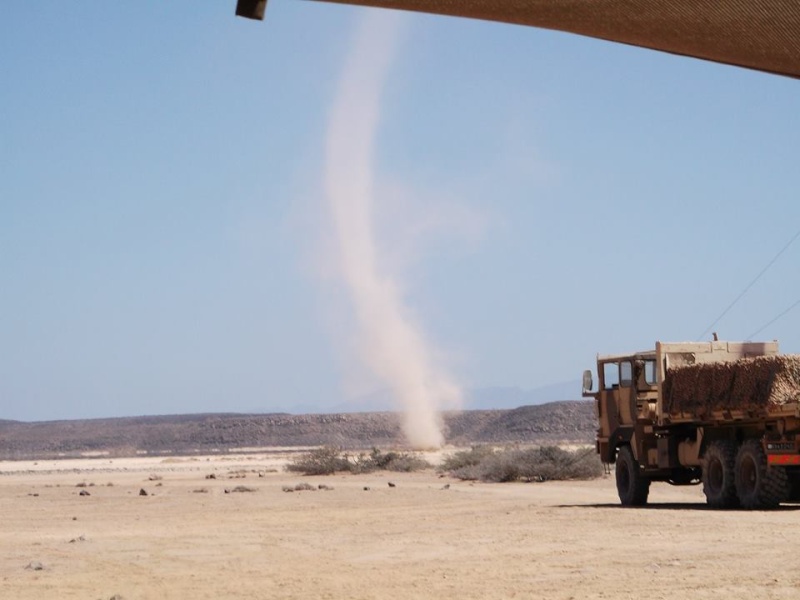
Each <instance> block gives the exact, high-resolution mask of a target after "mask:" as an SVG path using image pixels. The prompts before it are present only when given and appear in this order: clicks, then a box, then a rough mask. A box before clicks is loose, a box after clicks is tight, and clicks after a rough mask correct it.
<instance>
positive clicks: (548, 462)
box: [439, 446, 603, 482]
mask: <svg viewBox="0 0 800 600" xmlns="http://www.w3.org/2000/svg"><path fill="white" fill-rule="evenodd" d="M439 470H440V471H442V472H444V473H448V474H449V475H451V476H453V477H456V478H457V479H462V480H480V481H490V482H505V481H555V480H567V479H573V480H574V479H594V478H596V477H599V476H600V475H602V474H603V465H602V463H601V462H600V460H599V458H598V457H597V455H596V454H595V452H594V449H593V448H590V449H585V448H584V449H579V450H565V449H563V448H559V447H558V446H542V447H540V448H506V449H502V450H496V449H494V448H492V447H489V446H474V447H473V448H471V449H470V450H463V451H460V452H456V453H455V454H453V455H451V456H449V457H447V458H445V460H444V461H443V462H442V465H441V467H439Z"/></svg>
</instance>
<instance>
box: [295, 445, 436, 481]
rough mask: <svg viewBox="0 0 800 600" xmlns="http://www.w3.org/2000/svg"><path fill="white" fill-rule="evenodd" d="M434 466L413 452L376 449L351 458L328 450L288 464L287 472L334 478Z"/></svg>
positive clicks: (312, 453)
mask: <svg viewBox="0 0 800 600" xmlns="http://www.w3.org/2000/svg"><path fill="white" fill-rule="evenodd" d="M428 467H430V464H429V463H428V462H427V461H426V460H424V459H422V458H420V457H419V456H417V455H416V454H413V453H410V452H393V451H392V452H381V451H380V450H379V449H377V448H373V449H372V451H371V452H370V453H369V454H363V453H362V454H358V455H356V456H351V455H349V454H345V453H342V452H341V451H340V450H339V449H337V448H331V447H325V448H318V449H316V450H312V451H311V452H308V453H306V454H303V455H301V456H299V457H298V458H296V459H295V460H293V461H291V462H289V463H288V464H287V465H286V470H287V471H293V472H296V473H303V474H304V475H332V474H333V473H336V472H349V473H354V474H360V473H372V472H374V471H401V472H406V473H408V472H411V471H419V470H421V469H427V468H428Z"/></svg>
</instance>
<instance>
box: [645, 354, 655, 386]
mask: <svg viewBox="0 0 800 600" xmlns="http://www.w3.org/2000/svg"><path fill="white" fill-rule="evenodd" d="M644 382H645V383H646V384H647V385H655V384H656V361H654V360H646V361H644Z"/></svg>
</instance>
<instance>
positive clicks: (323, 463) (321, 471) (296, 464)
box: [286, 446, 350, 475]
mask: <svg viewBox="0 0 800 600" xmlns="http://www.w3.org/2000/svg"><path fill="white" fill-rule="evenodd" d="M286 470H287V471H292V472H294V473H303V474H304V475H333V474H334V473H336V471H349V470H350V468H349V462H348V460H347V459H346V458H344V457H342V456H341V455H340V452H339V449H338V448H333V447H331V446H325V447H323V448H316V449H315V450H312V451H311V452H306V453H305V454H302V455H300V456H298V457H297V458H296V459H294V460H292V461H290V462H289V463H288V464H287V465H286Z"/></svg>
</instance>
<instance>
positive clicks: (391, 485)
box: [389, 481, 397, 487]
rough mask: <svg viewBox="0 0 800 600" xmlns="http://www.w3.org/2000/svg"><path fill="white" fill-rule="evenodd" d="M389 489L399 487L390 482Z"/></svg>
mask: <svg viewBox="0 0 800 600" xmlns="http://www.w3.org/2000/svg"><path fill="white" fill-rule="evenodd" d="M389 487H397V486H396V485H395V484H394V483H392V482H391V481H390V482H389Z"/></svg>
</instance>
